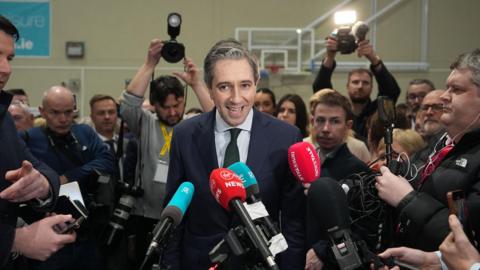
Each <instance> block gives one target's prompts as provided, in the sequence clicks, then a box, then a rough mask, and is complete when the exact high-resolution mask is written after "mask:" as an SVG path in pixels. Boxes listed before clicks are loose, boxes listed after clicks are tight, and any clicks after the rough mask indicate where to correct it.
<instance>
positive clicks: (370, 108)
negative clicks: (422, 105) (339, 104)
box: [312, 35, 400, 139]
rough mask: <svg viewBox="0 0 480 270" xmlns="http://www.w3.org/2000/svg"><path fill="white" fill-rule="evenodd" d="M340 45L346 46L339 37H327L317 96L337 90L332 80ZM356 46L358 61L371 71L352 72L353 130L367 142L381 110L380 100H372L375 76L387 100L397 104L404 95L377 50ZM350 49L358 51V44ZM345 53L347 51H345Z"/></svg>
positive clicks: (362, 43)
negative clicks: (368, 125) (372, 119)
mask: <svg viewBox="0 0 480 270" xmlns="http://www.w3.org/2000/svg"><path fill="white" fill-rule="evenodd" d="M352 37H353V36H352ZM352 42H353V41H352ZM340 44H342V46H343V45H344V42H341V43H339V42H338V36H337V37H336V36H333V35H331V36H328V37H327V39H326V48H327V54H326V57H325V59H324V60H323V62H322V65H321V67H320V70H319V72H318V74H317V77H316V78H315V81H314V82H313V85H312V88H313V92H314V93H315V92H317V91H320V90H322V89H325V88H330V89H335V88H333V86H332V82H331V78H332V73H333V71H334V70H335V66H336V62H335V56H336V54H337V51H339V50H340V49H342V48H339V45H340ZM356 45H357V49H356V50H357V55H358V57H365V58H367V59H368V61H369V62H370V70H368V69H364V68H359V69H354V70H352V71H350V72H349V73H348V81H347V91H348V96H349V98H350V101H351V102H352V105H353V112H354V114H355V118H354V121H353V126H352V129H353V130H354V131H355V133H356V135H357V136H359V137H360V138H362V139H365V138H367V128H366V123H367V119H368V118H369V117H370V116H371V115H372V114H373V113H375V111H376V110H377V102H376V100H374V101H372V100H371V98H370V95H371V93H372V87H373V82H372V78H373V76H375V79H376V80H377V83H378V96H387V97H389V98H391V99H392V100H394V101H395V102H396V101H397V98H398V96H399V95H400V87H399V86H398V84H397V81H396V80H395V78H394V77H393V76H392V74H391V73H390V72H389V71H388V70H387V67H386V66H385V65H384V64H383V62H382V60H381V59H380V57H378V55H377V54H376V53H375V50H374V49H373V46H372V45H371V44H370V42H369V41H368V40H366V39H363V40H361V39H358V40H357V43H356ZM349 47H350V48H349V49H354V48H355V44H353V45H352V46H349ZM349 51H352V50H349ZM341 52H342V53H344V52H345V51H343V50H341Z"/></svg>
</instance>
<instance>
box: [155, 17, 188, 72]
mask: <svg viewBox="0 0 480 270" xmlns="http://www.w3.org/2000/svg"><path fill="white" fill-rule="evenodd" d="M167 23H168V35H169V36H170V40H169V41H165V42H164V45H163V48H162V51H161V55H162V57H163V58H164V59H165V61H167V62H169V63H177V62H179V61H180V60H182V59H183V58H184V57H185V46H183V44H182V43H179V42H178V41H177V40H176V39H175V38H176V37H177V36H178V35H179V34H180V25H181V24H182V16H180V14H178V13H176V12H173V13H170V14H168V19H167Z"/></svg>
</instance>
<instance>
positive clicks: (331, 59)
mask: <svg viewBox="0 0 480 270" xmlns="http://www.w3.org/2000/svg"><path fill="white" fill-rule="evenodd" d="M325 48H326V49H327V54H326V56H325V59H323V61H322V65H321V66H320V70H319V71H318V74H317V77H315V81H313V84H312V90H313V93H315V92H317V91H319V90H321V89H324V88H330V89H333V86H332V74H333V71H334V70H335V66H336V64H335V55H336V54H337V39H336V38H335V37H333V36H328V37H327V38H326V41H325Z"/></svg>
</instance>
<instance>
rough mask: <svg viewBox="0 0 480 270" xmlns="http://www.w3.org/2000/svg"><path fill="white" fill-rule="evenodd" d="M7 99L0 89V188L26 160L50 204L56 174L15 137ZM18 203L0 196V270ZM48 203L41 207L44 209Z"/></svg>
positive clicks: (9, 245)
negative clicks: (45, 186)
mask: <svg viewBox="0 0 480 270" xmlns="http://www.w3.org/2000/svg"><path fill="white" fill-rule="evenodd" d="M11 99H12V97H11V95H10V94H7V93H5V92H4V91H0V142H1V143H2V147H1V150H0V191H3V190H4V189H6V188H7V187H9V186H10V185H11V182H9V181H7V180H5V173H6V172H7V171H10V170H15V169H18V168H20V167H21V164H22V161H23V160H29V161H30V162H31V163H32V165H33V167H34V168H36V169H37V170H38V171H40V173H41V174H43V175H44V176H45V177H46V178H47V179H48V181H49V182H50V187H51V188H52V191H53V201H52V203H51V204H50V205H49V206H50V207H51V206H52V205H53V204H54V202H55V201H56V198H57V196H58V190H59V187H60V181H59V179H58V175H57V174H56V173H55V172H54V171H52V170H51V169H50V168H49V167H47V166H46V165H45V164H43V163H41V162H39V161H38V160H37V159H36V158H34V157H33V155H32V154H31V153H30V151H29V150H28V148H26V147H25V143H24V142H23V140H21V139H20V138H19V137H18V135H17V131H16V129H15V125H14V123H13V121H12V118H11V116H10V114H9V113H8V111H7V109H8V106H9V104H10V101H11ZM18 205H19V204H18V203H11V202H9V201H6V200H3V199H0V269H4V267H5V266H6V264H7V262H8V259H9V257H10V251H11V249H12V245H13V240H14V237H15V226H16V222H17V217H18ZM32 205H33V204H32ZM49 206H47V208H46V209H44V210H48V208H49Z"/></svg>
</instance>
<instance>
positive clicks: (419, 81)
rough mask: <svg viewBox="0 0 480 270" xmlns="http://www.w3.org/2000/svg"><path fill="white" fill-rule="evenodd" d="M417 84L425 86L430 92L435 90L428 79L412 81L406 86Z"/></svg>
mask: <svg viewBox="0 0 480 270" xmlns="http://www.w3.org/2000/svg"><path fill="white" fill-rule="evenodd" d="M418 84H426V85H428V87H430V91H432V90H433V89H435V85H434V84H433V82H432V81H430V80H429V79H413V80H411V81H410V82H409V83H408V86H410V85H418Z"/></svg>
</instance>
